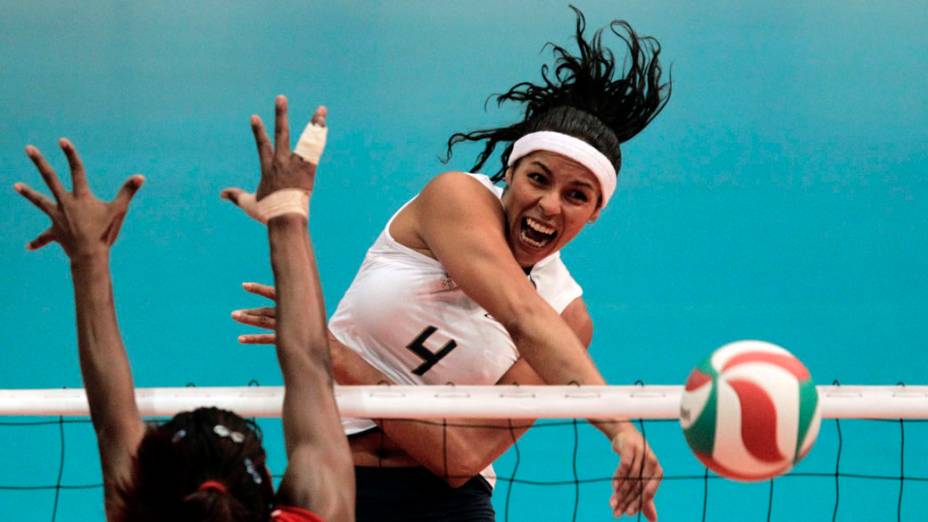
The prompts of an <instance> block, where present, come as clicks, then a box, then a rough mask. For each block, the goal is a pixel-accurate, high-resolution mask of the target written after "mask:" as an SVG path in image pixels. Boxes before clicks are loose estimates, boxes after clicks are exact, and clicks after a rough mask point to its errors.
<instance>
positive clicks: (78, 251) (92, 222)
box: [13, 138, 145, 261]
mask: <svg viewBox="0 0 928 522" xmlns="http://www.w3.org/2000/svg"><path fill="white" fill-rule="evenodd" d="M58 144H59V145H60V146H61V150H63V151H64V154H65V156H67V158H68V164H69V165H70V168H71V185H72V187H71V189H72V190H71V192H68V191H67V190H66V189H65V188H64V186H62V184H61V181H60V180H59V179H58V175H57V174H55V171H54V169H52V167H51V165H49V163H48V162H47V161H46V160H45V158H44V157H42V153H40V152H39V149H37V148H35V147H33V146H32V145H29V146H27V147H26V154H27V155H28V156H29V159H31V160H32V162H33V163H35V166H36V168H38V169H39V174H41V175H42V179H43V180H45V184H46V185H48V188H49V190H51V192H52V195H53V196H54V198H55V202H52V201H51V200H49V199H48V198H47V197H45V196H43V195H42V194H41V193H39V192H36V191H35V190H33V189H32V188H30V187H29V186H28V185H26V184H25V183H16V184H15V185H13V188H15V189H16V192H19V193H20V194H22V196H23V197H24V198H26V199H28V200H29V201H30V202H32V204H33V205H35V206H36V207H38V208H39V210H41V211H42V212H44V213H45V214H46V215H48V217H49V218H51V220H52V224H51V226H50V227H49V228H48V229H46V230H45V231H44V232H42V233H41V234H39V235H38V237H36V238H35V239H33V240H32V241H30V242H29V244H28V245H27V248H28V249H29V250H37V249H39V248H42V247H43V246H45V245H47V244H48V243H50V242H52V241H57V242H58V243H59V244H61V247H62V248H63V249H64V251H65V253H66V254H67V255H68V257H70V258H71V260H72V261H74V260H76V259H78V258H82V257H86V256H92V255H100V254H107V253H108V252H109V249H110V247H111V246H112V245H113V243H114V242H115V241H116V237H117V236H118V235H119V229H120V227H121V226H122V222H123V220H124V219H125V217H126V213H127V212H128V210H129V202H130V201H132V196H134V195H135V193H136V192H137V191H138V189H139V187H141V186H142V183H144V182H145V178H144V177H143V176H142V175H141V174H135V175H132V176H130V177H129V179H127V180H126V182H125V183H123V185H122V188H120V189H119V193H118V194H116V197H115V198H113V200H112V201H109V202H107V201H101V200H99V199H97V197H96V196H94V194H93V192H91V191H90V187H89V186H88V184H87V174H86V173H85V172H84V165H83V163H81V159H80V157H79V156H78V155H77V150H76V149H75V148H74V145H73V144H72V143H71V142H70V141H68V140H67V139H66V138H61V139H60V140H59V141H58Z"/></svg>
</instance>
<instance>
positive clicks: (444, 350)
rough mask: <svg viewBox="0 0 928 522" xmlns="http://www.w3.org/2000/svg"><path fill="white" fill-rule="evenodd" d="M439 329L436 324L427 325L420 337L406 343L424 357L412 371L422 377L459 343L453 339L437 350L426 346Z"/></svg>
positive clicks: (413, 351) (407, 346) (415, 352)
mask: <svg viewBox="0 0 928 522" xmlns="http://www.w3.org/2000/svg"><path fill="white" fill-rule="evenodd" d="M437 331H438V328H435V327H434V326H426V327H425V329H424V330H422V333H420V334H419V336H418V337H416V338H415V339H413V341H412V342H411V343H409V344H407V345H406V348H408V349H409V350H410V351H412V353H414V354H416V355H418V356H419V357H421V358H422V361H423V362H422V364H420V365H419V367H418V368H416V369H415V370H413V371H412V373H414V374H416V375H418V376H420V377H421V376H422V375H423V374H425V372H427V371H429V370H430V369H431V368H432V366H435V364H436V363H438V361H440V360H441V359H442V358H444V357H445V356H446V355H448V354H449V353H451V350H454V348H455V347H456V346H457V345H458V343H456V342H454V339H451V340H450V341H448V342H447V343H445V345H444V346H442V347H441V350H438V351H437V352H433V351H431V350H429V349H428V348H426V347H425V340H426V339H428V338H429V337H430V336H431V335H432V334H433V333H435V332H437Z"/></svg>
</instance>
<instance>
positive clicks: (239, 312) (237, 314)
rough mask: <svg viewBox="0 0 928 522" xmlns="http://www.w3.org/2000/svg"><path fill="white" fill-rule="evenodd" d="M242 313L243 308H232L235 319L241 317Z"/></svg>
mask: <svg viewBox="0 0 928 522" xmlns="http://www.w3.org/2000/svg"><path fill="white" fill-rule="evenodd" d="M241 315H242V311H241V310H232V317H233V318H234V319H238V318H239V317H241Z"/></svg>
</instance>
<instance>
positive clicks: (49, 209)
mask: <svg viewBox="0 0 928 522" xmlns="http://www.w3.org/2000/svg"><path fill="white" fill-rule="evenodd" d="M13 188H14V189H16V192H19V193H20V194H22V196H23V197H24V198H26V199H28V200H29V202H30V203H32V204H33V205H35V206H37V207H39V210H41V211H42V212H45V213H46V214H48V216H49V217H51V216H52V214H53V213H54V212H55V204H54V203H52V202H51V200H49V199H48V198H46V197H45V196H43V195H42V194H40V193H38V192H36V191H35V190H33V189H32V188H31V187H30V186H29V185H26V184H25V183H16V184H15V185H13Z"/></svg>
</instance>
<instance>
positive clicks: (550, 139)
mask: <svg viewBox="0 0 928 522" xmlns="http://www.w3.org/2000/svg"><path fill="white" fill-rule="evenodd" d="M539 150H546V151H549V152H556V153H558V154H560V155H562V156H566V157H568V158H570V159H572V160H574V161H576V162H577V163H579V164H581V165H583V166H584V167H586V168H588V169H589V170H590V172H592V173H593V175H594V176H596V179H597V180H598V181H599V188H600V190H602V193H603V204H602V205H601V206H600V208H602V207H605V206H606V203H608V202H609V198H611V197H612V194H613V193H614V192H615V185H616V181H617V179H618V173H617V172H616V171H615V167H613V166H612V162H611V161H609V158H607V157H606V156H605V155H604V154H603V153H602V152H599V151H598V150H596V148H595V147H593V146H592V145H590V144H589V143H587V142H585V141H583V140H581V139H577V138H574V137H573V136H568V135H567V134H561V133H560V132H552V131H539V132H532V133H530V134H526V135H525V136H522V137H521V138H519V139H518V140H516V142H515V143H514V144H513V146H512V152H511V153H510V154H509V166H510V167H511V166H512V165H513V163H515V162H516V161H518V160H520V159H522V158H524V157H525V156H528V155H529V154H531V153H533V152H536V151H539Z"/></svg>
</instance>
